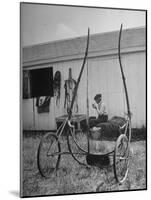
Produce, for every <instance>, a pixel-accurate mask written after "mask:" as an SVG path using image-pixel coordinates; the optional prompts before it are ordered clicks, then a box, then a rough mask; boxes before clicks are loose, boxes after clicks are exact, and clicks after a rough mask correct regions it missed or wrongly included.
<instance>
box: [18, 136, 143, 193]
mask: <svg viewBox="0 0 151 200" xmlns="http://www.w3.org/2000/svg"><path fill="white" fill-rule="evenodd" d="M40 139H41V136H34V137H32V136H30V137H24V138H23V171H22V173H23V180H22V181H23V188H22V191H23V196H39V195H54V194H71V193H87V192H104V191H118V190H134V189H145V188H146V160H145V159H146V142H145V140H143V141H136V142H131V158H130V170H129V173H128V177H127V179H126V181H125V182H124V183H123V184H122V185H119V184H117V182H116V181H115V178H114V172H113V167H106V168H103V169H100V168H98V167H95V166H91V167H89V168H87V167H85V166H82V165H79V164H78V163H77V162H76V161H75V160H74V159H73V158H72V157H71V155H63V156H61V162H60V165H59V169H58V171H57V174H53V175H52V176H51V177H50V178H48V179H45V178H43V177H42V176H41V175H40V173H39V171H38V168H37V150H38V146H39V142H40ZM78 141H79V142H80V144H81V145H84V148H85V142H86V137H85V136H81V135H80V136H79V138H78ZM90 145H91V151H93V152H100V153H105V152H108V151H110V150H112V149H113V148H114V146H115V142H113V141H102V142H101V143H98V142H97V144H96V142H95V141H92V142H91V144H90ZM61 148H62V151H67V145H66V139H65V137H63V138H62V140H61ZM72 149H74V151H79V150H78V149H76V147H75V146H74V145H73V143H72ZM79 159H81V161H83V162H85V156H82V157H80V158H79Z"/></svg>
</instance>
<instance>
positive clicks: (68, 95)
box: [64, 68, 78, 113]
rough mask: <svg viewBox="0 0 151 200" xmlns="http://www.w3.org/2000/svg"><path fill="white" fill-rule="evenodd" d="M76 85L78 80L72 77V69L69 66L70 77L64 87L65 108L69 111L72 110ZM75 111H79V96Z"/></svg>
mask: <svg viewBox="0 0 151 200" xmlns="http://www.w3.org/2000/svg"><path fill="white" fill-rule="evenodd" d="M75 86H76V81H75V80H74V79H73V78H72V70H71V68H69V78H68V79H67V80H65V84H64V88H65V101H64V108H65V109H66V110H67V113H68V111H69V110H70V106H71V101H72V97H73V94H74V88H75ZM73 111H74V112H75V113H77V112H78V103H77V96H76V98H75V102H74V109H73Z"/></svg>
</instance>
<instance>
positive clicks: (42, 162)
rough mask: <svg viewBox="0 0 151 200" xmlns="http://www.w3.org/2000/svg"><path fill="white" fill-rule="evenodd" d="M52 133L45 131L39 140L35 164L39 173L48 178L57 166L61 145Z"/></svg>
mask: <svg viewBox="0 0 151 200" xmlns="http://www.w3.org/2000/svg"><path fill="white" fill-rule="evenodd" d="M57 139H58V137H57V136H56V135H55V134H54V133H47V134H46V135H44V136H43V138H42V139H41V141H40V144H39V147H38V153H37V165H38V169H39V172H40V174H41V175H42V176H43V177H45V178H49V177H50V176H51V175H52V174H53V173H54V172H55V171H56V170H57V168H58V165H59V161H60V154H59V153H60V152H61V147H60V143H59V141H58V140H57Z"/></svg>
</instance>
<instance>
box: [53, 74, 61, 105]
mask: <svg viewBox="0 0 151 200" xmlns="http://www.w3.org/2000/svg"><path fill="white" fill-rule="evenodd" d="M53 89H54V97H55V98H56V105H58V103H59V102H60V91H61V72H60V71H56V73H55V75H54V80H53Z"/></svg>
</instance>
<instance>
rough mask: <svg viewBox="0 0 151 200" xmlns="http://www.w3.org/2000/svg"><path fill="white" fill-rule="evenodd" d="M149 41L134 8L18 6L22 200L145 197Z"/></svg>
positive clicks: (144, 21) (144, 15) (144, 14)
mask: <svg viewBox="0 0 151 200" xmlns="http://www.w3.org/2000/svg"><path fill="white" fill-rule="evenodd" d="M136 6H137V5H136ZM146 37H147V10H143V9H142V10H141V9H137V7H136V9H134V8H133V9H130V8H129V9H125V8H111V7H95V5H94V7H89V6H80V5H79V6H73V5H61V4H58V5H57V4H42V3H26V2H22V3H20V88H21V91H20V104H21V119H20V120H21V133H20V143H21V144H20V195H21V197H38V196H54V195H69V194H72V195H75V194H89V193H104V192H119V191H125V192H126V191H136V190H146V189H147V144H146V142H147V105H146V104H147V103H146V102H147V82H146V80H147V38H146Z"/></svg>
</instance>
